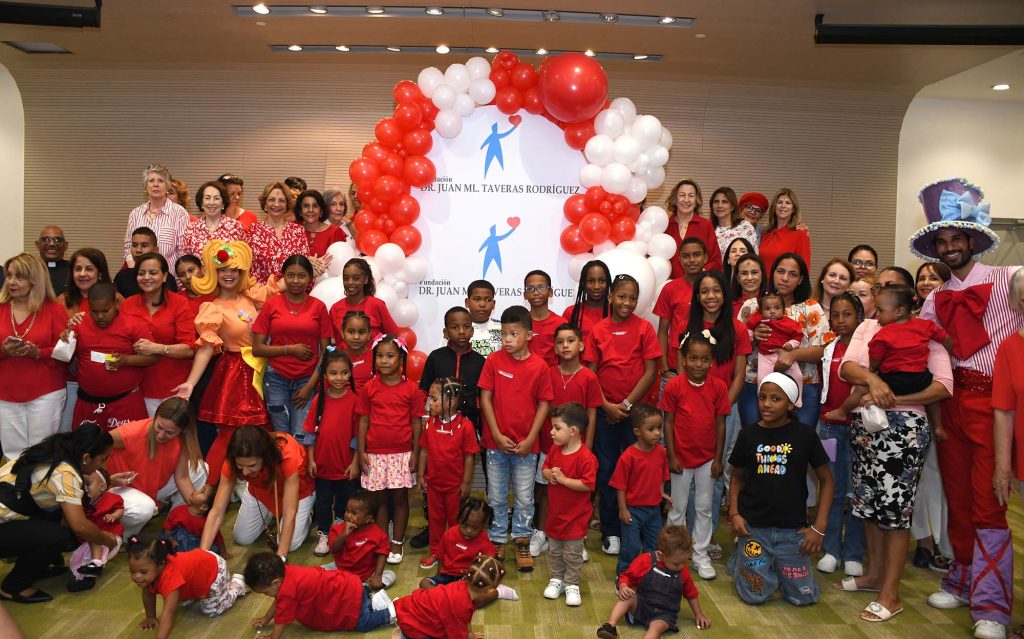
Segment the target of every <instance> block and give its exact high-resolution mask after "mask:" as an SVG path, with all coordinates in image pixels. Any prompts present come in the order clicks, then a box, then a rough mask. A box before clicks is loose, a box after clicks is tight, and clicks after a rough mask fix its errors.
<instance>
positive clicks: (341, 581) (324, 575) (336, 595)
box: [245, 552, 395, 639]
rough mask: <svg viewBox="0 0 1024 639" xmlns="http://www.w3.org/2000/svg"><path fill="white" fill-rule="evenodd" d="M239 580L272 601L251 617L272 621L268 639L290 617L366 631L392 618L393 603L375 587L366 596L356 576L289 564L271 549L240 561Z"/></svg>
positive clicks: (275, 637)
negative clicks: (264, 610)
mask: <svg viewBox="0 0 1024 639" xmlns="http://www.w3.org/2000/svg"><path fill="white" fill-rule="evenodd" d="M245 583H247V584H248V585H249V587H250V588H252V590H253V592H258V593H260V594H261V595H266V596H268V597H271V598H273V600H274V602H273V603H272V604H271V605H270V610H268V611H267V613H266V614H265V615H263V616H262V617H256V618H255V619H253V620H252V625H254V626H256V627H257V628H262V627H263V626H265V625H267V624H268V623H270V622H271V621H273V622H274V632H273V633H272V634H271V635H270V637H271V639H280V637H281V635H282V634H283V633H284V629H285V628H286V627H287V626H288V624H290V623H291V622H293V621H298V622H299V623H300V624H302V625H303V626H306V627H307V628H312V629H313V630H324V631H328V632H337V631H339V630H355V631H357V632H369V631H370V630H373V629H374V628H378V627H380V626H383V625H385V624H389V623H390V624H393V623H395V606H394V604H393V603H391V600H390V599H389V598H388V596H387V594H386V593H385V592H384V591H383V590H381V591H378V592H376V593H374V594H373V595H370V591H369V589H368V588H367V587H366V586H364V585H363V584H362V582H361V581H360V580H359V577H357V576H356V575H353V574H352V573H349V572H345V571H344V570H324V569H323V568H321V567H318V566H294V565H291V564H285V563H284V562H282V561H281V558H280V557H278V556H277V555H275V554H274V553H272V552H261V553H257V554H255V555H253V556H252V557H250V558H249V561H248V562H247V563H246V564H245Z"/></svg>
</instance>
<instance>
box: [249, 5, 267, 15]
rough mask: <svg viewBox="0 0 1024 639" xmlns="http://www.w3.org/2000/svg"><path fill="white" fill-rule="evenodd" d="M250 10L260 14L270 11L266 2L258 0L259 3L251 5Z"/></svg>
mask: <svg viewBox="0 0 1024 639" xmlns="http://www.w3.org/2000/svg"><path fill="white" fill-rule="evenodd" d="M252 10H253V11H254V12H255V13H258V14H260V15H261V16H265V15H267V14H268V13H270V7H268V6H267V5H266V4H264V3H262V2H260V3H259V4H254V5H252Z"/></svg>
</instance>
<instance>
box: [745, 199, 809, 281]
mask: <svg viewBox="0 0 1024 639" xmlns="http://www.w3.org/2000/svg"><path fill="white" fill-rule="evenodd" d="M757 252H758V254H759V255H760V256H761V259H762V260H764V263H765V264H774V263H775V260H776V259H778V257H779V256H780V255H782V254H783V253H796V254H797V255H799V256H800V257H802V258H803V260H804V263H805V264H807V265H808V266H810V265H811V238H810V236H809V235H808V234H807V231H806V230H803V229H801V228H800V201H799V200H797V198H796V193H794V192H793V189H789V188H782V189H779V190H778V191H776V192H775V197H773V198H772V202H771V205H770V206H769V207H768V226H767V227H766V228H765V230H764V237H762V238H761V245H760V246H759V247H758V249H757Z"/></svg>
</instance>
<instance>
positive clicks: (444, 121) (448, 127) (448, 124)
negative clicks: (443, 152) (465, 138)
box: [434, 109, 462, 139]
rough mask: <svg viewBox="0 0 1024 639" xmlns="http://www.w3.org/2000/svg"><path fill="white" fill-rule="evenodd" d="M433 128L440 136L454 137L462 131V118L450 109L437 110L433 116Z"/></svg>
mask: <svg viewBox="0 0 1024 639" xmlns="http://www.w3.org/2000/svg"><path fill="white" fill-rule="evenodd" d="M434 129H436V130H437V134H438V135H440V136H441V137H442V138H448V139H451V138H454V137H456V136H457V135H458V134H460V133H462V118H461V117H459V114H458V113H456V112H455V111H452V110H447V109H446V110H444V111H439V112H438V114H437V117H436V118H434Z"/></svg>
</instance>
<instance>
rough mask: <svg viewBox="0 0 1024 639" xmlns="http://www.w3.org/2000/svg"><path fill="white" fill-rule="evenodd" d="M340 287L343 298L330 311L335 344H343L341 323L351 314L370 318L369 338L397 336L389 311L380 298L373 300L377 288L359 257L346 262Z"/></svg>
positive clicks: (395, 326)
mask: <svg viewBox="0 0 1024 639" xmlns="http://www.w3.org/2000/svg"><path fill="white" fill-rule="evenodd" d="M341 281H342V286H344V287H345V297H343V298H342V299H340V300H338V301H337V302H335V303H334V306H332V307H331V313H330V315H331V326H332V327H333V328H334V343H335V344H338V343H340V342H341V341H342V339H343V337H342V334H341V331H342V319H343V318H344V317H345V316H346V315H348V313H349V312H351V311H362V312H363V313H365V314H366V315H367V316H368V317H369V318H370V337H372V338H376V337H377V336H378V335H394V334H396V333H398V324H396V323H395V320H393V319H392V318H391V313H389V312H388V307H387V306H385V305H384V302H383V301H381V300H380V298H377V297H374V296H373V294H374V293H376V292H377V285H376V284H375V283H374V279H373V272H372V271H370V265H369V263H367V261H366V260H364V259H363V258H361V257H353V258H352V259H350V260H349V261H347V262H345V268H344V269H343V270H342V271H341Z"/></svg>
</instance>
